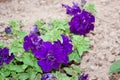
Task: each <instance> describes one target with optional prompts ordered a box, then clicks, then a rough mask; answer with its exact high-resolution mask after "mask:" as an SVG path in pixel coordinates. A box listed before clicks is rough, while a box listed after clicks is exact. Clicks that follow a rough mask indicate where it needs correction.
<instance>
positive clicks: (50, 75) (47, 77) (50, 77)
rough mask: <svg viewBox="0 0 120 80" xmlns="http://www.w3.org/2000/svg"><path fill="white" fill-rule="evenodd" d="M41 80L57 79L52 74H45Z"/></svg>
mask: <svg viewBox="0 0 120 80" xmlns="http://www.w3.org/2000/svg"><path fill="white" fill-rule="evenodd" d="M41 80H57V78H56V77H55V76H54V75H53V74H51V73H47V74H43V75H42V78H41Z"/></svg>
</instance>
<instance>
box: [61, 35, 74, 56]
mask: <svg viewBox="0 0 120 80" xmlns="http://www.w3.org/2000/svg"><path fill="white" fill-rule="evenodd" d="M61 36H62V39H63V43H62V46H63V50H64V53H65V54H69V53H71V52H72V47H73V46H72V44H71V43H72V40H71V39H70V38H69V37H68V36H65V35H61Z"/></svg>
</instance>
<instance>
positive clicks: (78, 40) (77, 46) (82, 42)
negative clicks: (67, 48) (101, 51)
mask: <svg viewBox="0 0 120 80" xmlns="http://www.w3.org/2000/svg"><path fill="white" fill-rule="evenodd" d="M72 41H73V45H74V46H73V48H74V50H77V51H78V53H79V55H80V56H82V54H83V52H85V51H88V50H89V44H90V41H89V40H86V39H85V38H84V37H82V36H79V35H73V36H72Z"/></svg>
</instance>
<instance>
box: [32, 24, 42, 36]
mask: <svg viewBox="0 0 120 80" xmlns="http://www.w3.org/2000/svg"><path fill="white" fill-rule="evenodd" d="M30 34H36V35H38V36H40V31H39V29H38V26H37V25H34V26H33V27H32V29H31V31H30Z"/></svg>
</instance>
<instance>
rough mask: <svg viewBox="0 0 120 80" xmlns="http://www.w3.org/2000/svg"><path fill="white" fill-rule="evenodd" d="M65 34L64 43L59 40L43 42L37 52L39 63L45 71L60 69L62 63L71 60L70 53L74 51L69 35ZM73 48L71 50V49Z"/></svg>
mask: <svg viewBox="0 0 120 80" xmlns="http://www.w3.org/2000/svg"><path fill="white" fill-rule="evenodd" d="M62 36H63V43H61V42H60V40H58V41H54V43H53V44H52V43H51V42H48V41H47V42H43V43H42V45H41V47H40V49H39V51H38V52H36V53H34V54H37V55H35V57H37V58H38V59H39V60H38V65H39V66H41V68H42V70H43V71H44V72H50V71H51V70H52V69H58V68H59V67H60V65H61V64H67V63H68V61H69V57H68V54H69V53H70V52H72V44H70V43H69V39H67V38H68V37H66V36H64V35H62ZM65 47H66V49H65ZM70 49H71V50H70Z"/></svg>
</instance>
